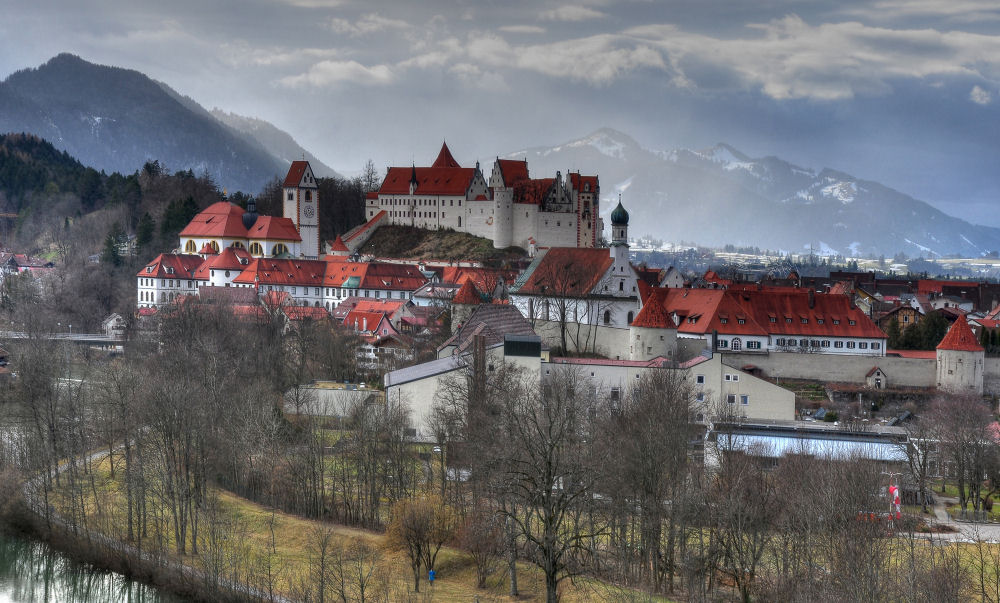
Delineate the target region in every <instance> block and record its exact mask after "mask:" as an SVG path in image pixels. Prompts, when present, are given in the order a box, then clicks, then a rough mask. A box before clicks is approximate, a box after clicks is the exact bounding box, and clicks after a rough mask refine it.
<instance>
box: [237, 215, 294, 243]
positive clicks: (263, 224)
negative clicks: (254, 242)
mask: <svg viewBox="0 0 1000 603" xmlns="http://www.w3.org/2000/svg"><path fill="white" fill-rule="evenodd" d="M246 238H248V239H268V240H272V241H274V240H277V241H301V240H302V237H300V236H299V231H298V230H296V228H295V222H292V219H291V218H279V217H277V216H260V217H259V218H257V221H256V222H254V224H253V226H251V227H250V230H248V231H246Z"/></svg>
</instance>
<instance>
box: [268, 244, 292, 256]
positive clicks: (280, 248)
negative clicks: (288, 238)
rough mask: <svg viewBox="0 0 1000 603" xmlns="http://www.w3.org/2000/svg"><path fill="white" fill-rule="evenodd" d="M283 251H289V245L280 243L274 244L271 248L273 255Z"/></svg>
mask: <svg viewBox="0 0 1000 603" xmlns="http://www.w3.org/2000/svg"><path fill="white" fill-rule="evenodd" d="M283 253H286V254H287V253H288V247H286V246H285V244H284V243H278V244H277V245H275V246H274V249H273V250H271V255H273V256H279V255H281V254H283Z"/></svg>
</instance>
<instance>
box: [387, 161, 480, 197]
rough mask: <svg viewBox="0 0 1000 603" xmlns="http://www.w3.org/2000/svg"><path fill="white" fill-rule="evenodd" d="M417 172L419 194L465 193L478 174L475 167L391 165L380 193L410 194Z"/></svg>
mask: <svg viewBox="0 0 1000 603" xmlns="http://www.w3.org/2000/svg"><path fill="white" fill-rule="evenodd" d="M414 171H415V172H416V174H417V191H416V194H418V195H450V196H459V195H464V194H465V193H466V191H467V190H469V186H470V185H471V184H472V178H473V177H474V176H475V175H476V169H475V168H462V167H418V168H413V167H405V168H404V167H391V168H389V171H388V172H387V173H386V175H385V180H383V181H382V186H381V188H379V191H378V192H379V194H380V195H409V194H410V178H411V176H412V174H413V172H414Z"/></svg>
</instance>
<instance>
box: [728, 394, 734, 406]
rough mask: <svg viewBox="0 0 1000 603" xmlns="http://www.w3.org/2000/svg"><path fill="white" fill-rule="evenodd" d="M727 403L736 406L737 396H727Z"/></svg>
mask: <svg viewBox="0 0 1000 603" xmlns="http://www.w3.org/2000/svg"><path fill="white" fill-rule="evenodd" d="M726 402H728V403H730V404H736V394H729V395H727V396H726Z"/></svg>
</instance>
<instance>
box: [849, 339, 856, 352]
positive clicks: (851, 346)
mask: <svg viewBox="0 0 1000 603" xmlns="http://www.w3.org/2000/svg"><path fill="white" fill-rule="evenodd" d="M855 346H856V344H855V343H854V342H853V341H848V342H847V349H849V350H853V349H854V348H855Z"/></svg>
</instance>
